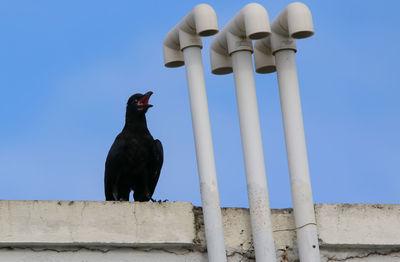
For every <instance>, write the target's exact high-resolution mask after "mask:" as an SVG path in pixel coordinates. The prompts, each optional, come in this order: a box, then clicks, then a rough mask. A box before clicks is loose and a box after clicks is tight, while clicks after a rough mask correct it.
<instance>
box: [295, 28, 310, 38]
mask: <svg viewBox="0 0 400 262" xmlns="http://www.w3.org/2000/svg"><path fill="white" fill-rule="evenodd" d="M313 34H314V32H313V31H311V30H304V31H299V32H294V33H293V34H292V37H293V38H295V39H303V38H307V37H310V36H312V35H313Z"/></svg>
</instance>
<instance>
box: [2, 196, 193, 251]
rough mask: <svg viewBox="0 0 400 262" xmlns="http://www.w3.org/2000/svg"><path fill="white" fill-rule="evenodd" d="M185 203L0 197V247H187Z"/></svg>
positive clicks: (189, 232) (189, 229) (188, 210)
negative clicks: (30, 199) (11, 198)
mask: <svg viewBox="0 0 400 262" xmlns="http://www.w3.org/2000/svg"><path fill="white" fill-rule="evenodd" d="M192 209H193V206H192V205H191V204H190V203H184V202H171V203H162V204H159V203H153V204H149V203H137V202H135V203H134V202H83V201H0V235H1V237H0V246H16V245H28V246H35V245H36V246H37V245H39V246H42V245H59V246H60V245H61V246H70V245H80V246H81V245H83V246H90V245H100V246H104V245H106V246H154V245H162V246H191V245H193V239H194V238H195V228H194V225H193V221H194V215H193V211H192Z"/></svg>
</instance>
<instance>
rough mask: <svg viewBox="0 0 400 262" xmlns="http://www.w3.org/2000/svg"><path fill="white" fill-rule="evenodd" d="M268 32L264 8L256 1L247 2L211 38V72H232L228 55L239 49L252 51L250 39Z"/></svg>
mask: <svg viewBox="0 0 400 262" xmlns="http://www.w3.org/2000/svg"><path fill="white" fill-rule="evenodd" d="M270 34H271V27H270V25H269V16H268V13H267V11H266V10H265V8H264V7H263V6H262V5H260V4H256V3H251V4H247V5H246V6H245V7H243V8H242V9H241V10H240V11H239V13H237V14H236V15H235V17H234V18H232V19H231V20H230V21H229V22H228V24H227V25H226V26H225V27H224V28H223V29H222V30H221V31H220V32H219V33H218V34H217V36H216V37H215V38H214V39H213V41H212V43H211V47H210V58H211V70H212V73H213V74H229V73H232V62H231V58H230V55H231V54H232V53H233V52H236V51H240V50H248V51H250V52H253V45H252V43H251V39H261V38H264V37H267V36H269V35H270Z"/></svg>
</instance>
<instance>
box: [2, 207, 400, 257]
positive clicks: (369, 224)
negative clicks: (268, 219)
mask: <svg viewBox="0 0 400 262" xmlns="http://www.w3.org/2000/svg"><path fill="white" fill-rule="evenodd" d="M315 212H316V218H317V224H318V231H319V241H320V245H321V247H322V248H390V249H393V248H396V249H400V237H399V236H400V205H368V204H320V205H316V207H315ZM222 214H223V223H224V231H225V243H226V246H227V250H228V253H229V252H231V253H232V252H239V253H246V252H249V250H252V239H251V229H250V224H249V223H250V218H249V213H248V210H247V209H243V208H224V209H223V210H222ZM272 224H273V230H274V238H275V242H276V248H277V250H280V251H281V252H283V251H282V250H286V249H288V247H290V248H295V246H296V244H295V242H296V241H295V240H296V238H295V230H294V222H293V216H292V211H291V209H283V210H273V211H272ZM0 236H1V237H0V246H2V247H46V246H59V247H70V246H79V247H93V246H95V247H112V246H116V247H150V248H170V247H180V248H190V249H196V250H204V249H205V240H204V239H205V238H204V228H203V224H202V214H201V209H200V208H198V207H194V206H192V204H191V203H185V202H168V203H136V202H82V201H5V200H3V201H0Z"/></svg>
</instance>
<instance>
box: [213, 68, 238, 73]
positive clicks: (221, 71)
mask: <svg viewBox="0 0 400 262" xmlns="http://www.w3.org/2000/svg"><path fill="white" fill-rule="evenodd" d="M232 72H233V69H232V67H220V68H216V69H213V70H212V73H213V74H215V75H227V74H230V73H232Z"/></svg>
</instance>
